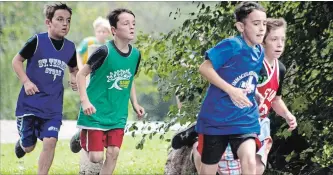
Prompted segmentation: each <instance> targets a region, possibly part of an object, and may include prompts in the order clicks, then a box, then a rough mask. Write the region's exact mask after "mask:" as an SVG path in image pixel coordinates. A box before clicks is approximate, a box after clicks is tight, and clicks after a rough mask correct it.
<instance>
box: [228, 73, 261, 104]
mask: <svg viewBox="0 0 333 175" xmlns="http://www.w3.org/2000/svg"><path fill="white" fill-rule="evenodd" d="M256 82H258V75H257V73H256V72H254V71H250V72H245V73H243V74H241V75H239V76H238V77H237V78H235V79H234V81H232V83H231V85H233V86H234V87H237V88H241V89H248V90H249V91H248V92H247V93H248V94H251V93H253V92H254V91H255V88H256ZM233 103H234V105H235V106H237V107H239V108H243V107H241V106H239V104H236V103H235V102H233Z"/></svg>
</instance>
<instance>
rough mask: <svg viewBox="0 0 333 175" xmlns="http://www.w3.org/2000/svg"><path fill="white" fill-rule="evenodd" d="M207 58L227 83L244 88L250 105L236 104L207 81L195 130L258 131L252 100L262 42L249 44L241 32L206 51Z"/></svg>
mask: <svg viewBox="0 0 333 175" xmlns="http://www.w3.org/2000/svg"><path fill="white" fill-rule="evenodd" d="M206 59H209V60H210V61H211V62H212V65H213V67H214V70H215V71H216V72H217V73H218V74H219V76H220V77H221V78H222V79H223V80H225V81H226V82H227V83H229V84H231V85H232V86H234V87H238V88H242V89H246V88H249V89H250V90H251V92H249V93H248V94H247V97H248V98H249V100H250V101H251V102H252V103H253V106H252V107H245V108H243V109H241V108H239V107H237V106H236V105H235V104H234V103H233V102H232V100H231V98H230V96H229V95H228V94H227V93H226V92H224V91H223V90H221V89H219V88H218V87H216V86H215V85H213V84H210V86H209V88H208V91H207V94H206V97H205V99H204V101H203V104H202V106H201V110H200V112H199V115H198V121H197V125H196V130H197V132H198V133H202V134H207V135H231V134H245V133H258V134H259V133H260V126H259V121H258V118H259V111H258V105H257V103H256V101H255V89H256V87H257V82H258V75H259V71H260V69H261V67H262V63H263V59H264V49H263V47H262V46H261V45H256V46H254V47H250V46H248V45H247V43H246V42H245V40H244V39H243V38H242V37H241V36H236V37H233V38H228V39H224V40H222V41H221V42H219V43H218V44H217V45H216V46H215V47H213V48H211V49H209V50H208V51H206Z"/></svg>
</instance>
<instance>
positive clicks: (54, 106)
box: [16, 33, 75, 119]
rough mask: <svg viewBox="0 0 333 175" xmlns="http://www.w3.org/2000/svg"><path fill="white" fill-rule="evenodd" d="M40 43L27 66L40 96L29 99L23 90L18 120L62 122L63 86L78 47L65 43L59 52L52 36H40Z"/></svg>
mask: <svg viewBox="0 0 333 175" xmlns="http://www.w3.org/2000/svg"><path fill="white" fill-rule="evenodd" d="M37 40H38V41H37V46H36V50H35V53H34V55H33V56H32V57H31V58H30V59H29V60H28V62H27V68H26V74H27V76H28V77H29V79H30V81H31V82H33V83H34V84H35V85H36V86H37V88H38V89H39V91H40V92H38V93H36V94H35V95H32V96H29V95H26V93H25V91H24V87H23V86H22V89H21V91H20V94H19V97H18V101H17V107H16V116H17V117H19V116H26V115H35V116H37V117H40V118H45V119H52V118H62V107H63V95H64V87H63V83H62V82H63V77H64V73H65V69H66V67H67V64H68V62H69V61H70V59H71V57H72V56H73V53H74V52H75V45H74V43H73V42H71V41H69V40H67V39H64V43H63V46H62V48H61V49H60V50H57V49H56V48H55V47H54V45H53V43H52V41H51V39H50V38H49V36H48V33H40V34H37Z"/></svg>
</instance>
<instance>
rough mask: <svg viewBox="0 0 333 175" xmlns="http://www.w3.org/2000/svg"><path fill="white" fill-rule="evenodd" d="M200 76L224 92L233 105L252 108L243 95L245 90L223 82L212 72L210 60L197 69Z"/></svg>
mask: <svg viewBox="0 0 333 175" xmlns="http://www.w3.org/2000/svg"><path fill="white" fill-rule="evenodd" d="M199 72H200V74H201V75H202V76H203V77H205V78H206V79H207V80H208V81H209V82H210V83H211V84H213V85H215V86H216V87H218V88H220V89H221V90H223V91H224V92H226V93H227V94H228V95H229V96H230V98H231V100H232V101H233V102H234V103H237V104H238V105H239V106H242V107H249V106H252V103H251V102H250V100H249V99H248V98H247V96H246V95H245V93H246V92H247V90H245V89H240V88H235V87H233V86H232V85H230V84H229V83H227V82H226V81H224V80H223V79H222V78H221V77H220V76H219V75H218V74H217V72H216V71H215V70H214V68H213V65H212V63H211V61H210V60H205V61H204V62H203V63H202V64H201V65H200V67H199Z"/></svg>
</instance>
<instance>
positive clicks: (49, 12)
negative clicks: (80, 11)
mask: <svg viewBox="0 0 333 175" xmlns="http://www.w3.org/2000/svg"><path fill="white" fill-rule="evenodd" d="M59 9H62V10H67V11H68V12H69V13H70V14H71V15H72V9H71V8H70V7H68V6H67V5H66V4H64V3H60V4H48V5H45V7H44V15H45V17H46V18H47V19H49V20H52V18H53V16H54V13H55V11H57V10H59Z"/></svg>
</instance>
